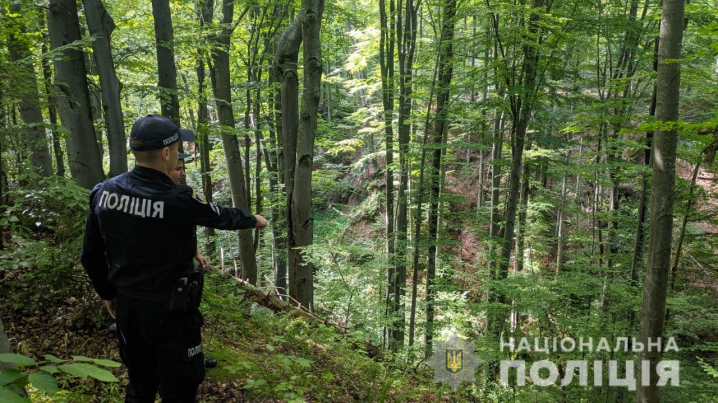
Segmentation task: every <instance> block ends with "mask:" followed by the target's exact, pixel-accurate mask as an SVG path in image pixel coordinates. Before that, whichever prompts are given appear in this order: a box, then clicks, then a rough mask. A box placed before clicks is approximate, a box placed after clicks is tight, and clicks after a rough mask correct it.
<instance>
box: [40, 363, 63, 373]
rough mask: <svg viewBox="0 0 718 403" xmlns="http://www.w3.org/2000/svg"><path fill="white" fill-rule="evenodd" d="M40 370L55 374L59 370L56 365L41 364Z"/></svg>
mask: <svg viewBox="0 0 718 403" xmlns="http://www.w3.org/2000/svg"><path fill="white" fill-rule="evenodd" d="M40 370H41V371H45V372H48V373H50V374H56V373H58V372H60V370H58V369H57V367H56V366H54V365H43V366H41V367H40Z"/></svg>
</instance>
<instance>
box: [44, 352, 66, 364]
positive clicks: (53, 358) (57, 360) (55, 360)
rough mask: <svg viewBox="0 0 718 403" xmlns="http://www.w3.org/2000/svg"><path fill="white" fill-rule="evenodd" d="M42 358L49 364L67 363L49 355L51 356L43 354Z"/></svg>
mask: <svg viewBox="0 0 718 403" xmlns="http://www.w3.org/2000/svg"><path fill="white" fill-rule="evenodd" d="M44 357H45V359H46V360H48V361H50V362H54V363H56V364H62V363H63V362H65V361H67V360H61V359H59V358H57V357H55V356H54V355H51V354H45V355H44Z"/></svg>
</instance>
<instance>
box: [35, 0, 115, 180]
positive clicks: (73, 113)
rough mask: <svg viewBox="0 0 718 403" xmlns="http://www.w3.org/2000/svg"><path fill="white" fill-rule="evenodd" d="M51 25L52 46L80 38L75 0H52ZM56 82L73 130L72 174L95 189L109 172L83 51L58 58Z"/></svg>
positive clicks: (60, 102) (60, 103)
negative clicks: (99, 142)
mask: <svg viewBox="0 0 718 403" xmlns="http://www.w3.org/2000/svg"><path fill="white" fill-rule="evenodd" d="M47 28H48V31H49V33H50V45H51V48H52V49H57V48H59V47H61V46H65V45H68V44H70V43H73V42H75V41H78V40H80V23H79V21H78V18H77V4H76V3H75V1H74V0H50V3H49V7H48V10H47ZM55 85H56V86H57V94H59V96H58V106H59V109H60V119H61V120H62V125H63V126H64V127H65V128H66V129H67V130H68V131H69V132H70V134H69V136H68V138H67V159H68V165H69V166H70V174H71V175H72V178H73V179H74V180H75V182H77V184H78V185H80V186H82V187H84V188H86V189H92V187H94V186H95V185H96V184H97V183H98V182H99V181H101V180H103V179H104V177H105V175H104V173H103V171H102V161H101V159H100V151H99V150H98V149H97V143H96V139H95V128H94V126H93V124H92V111H91V110H90V95H89V92H88V89H87V76H86V72H85V62H84V59H83V56H82V52H81V51H80V50H77V49H66V50H65V51H64V57H56V58H55Z"/></svg>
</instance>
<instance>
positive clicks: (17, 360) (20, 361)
mask: <svg viewBox="0 0 718 403" xmlns="http://www.w3.org/2000/svg"><path fill="white" fill-rule="evenodd" d="M0 362H10V363H13V364H15V365H19V366H21V367H27V366H28V365H36V364H37V363H36V362H35V360H33V359H32V358H30V357H25V356H24V355H22V354H12V353H6V354H0Z"/></svg>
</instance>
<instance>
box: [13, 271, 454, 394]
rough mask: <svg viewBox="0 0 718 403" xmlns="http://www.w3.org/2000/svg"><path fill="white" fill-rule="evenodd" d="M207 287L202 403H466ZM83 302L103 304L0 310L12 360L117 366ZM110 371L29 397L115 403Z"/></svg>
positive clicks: (214, 278) (222, 286) (106, 336)
mask: <svg viewBox="0 0 718 403" xmlns="http://www.w3.org/2000/svg"><path fill="white" fill-rule="evenodd" d="M206 287H207V288H206V290H205V293H204V298H203V304H202V311H203V313H204V316H205V326H204V329H203V338H204V351H205V354H207V355H210V356H212V357H214V358H215V359H217V360H218V362H219V364H218V366H217V367H216V368H214V369H208V370H207V375H206V379H205V381H204V382H203V383H202V385H201V387H200V390H199V396H198V401H199V402H301V401H308V402H354V401H367V402H379V401H387V402H428V401H431V402H453V401H466V398H461V397H460V396H458V395H456V394H453V393H451V391H450V390H449V389H447V388H446V387H439V386H438V385H436V384H434V383H433V381H432V376H431V373H427V372H426V371H425V370H423V369H421V368H419V369H417V368H414V367H413V366H406V365H404V363H403V360H402V359H400V358H398V357H391V356H388V355H387V356H384V357H381V358H374V359H372V358H369V356H368V354H367V353H366V351H364V348H363V347H362V346H361V344H363V342H361V341H359V342H357V341H356V340H353V339H352V337H351V336H343V335H340V334H338V333H336V332H335V330H334V329H333V328H329V327H326V326H323V325H322V326H317V325H314V324H311V323H308V322H307V321H305V320H301V319H296V318H295V319H292V318H289V317H287V316H286V315H281V314H275V313H273V312H271V311H269V310H268V309H266V308H263V307H261V306H258V305H256V304H254V305H252V304H251V302H249V301H247V300H246V299H245V298H243V294H242V292H241V290H239V289H238V288H236V287H235V286H234V285H233V283H232V282H229V281H226V279H223V278H221V277H220V276H219V275H217V274H211V275H208V281H207V285H206ZM3 291H8V290H3ZM88 304H89V305H90V306H91V309H89V310H90V311H95V312H97V311H101V310H103V309H104V308H103V305H101V303H100V302H99V301H77V300H68V301H67V303H66V304H62V305H61V306H56V307H53V308H52V309H42V310H39V311H33V310H29V309H25V308H20V309H12V308H11V307H10V306H9V304H7V303H0V317H2V318H3V322H4V324H5V329H6V332H7V335H8V337H9V338H10V342H11V345H12V346H13V348H15V349H16V352H18V353H21V354H25V355H28V356H31V357H34V358H36V359H39V358H41V356H42V355H44V354H52V355H54V356H56V357H59V358H61V359H71V358H72V356H86V357H92V358H105V359H111V360H114V361H117V362H119V361H120V357H119V353H118V348H117V340H116V338H115V337H114V336H113V335H111V334H110V333H109V331H108V330H107V325H109V324H110V323H111V319H110V318H109V316H108V315H107V314H106V313H104V317H106V321H105V322H106V323H104V324H102V325H101V326H97V325H94V324H91V323H84V324H83V320H82V319H81V317H82V316H83V315H85V314H86V312H87V311H88V310H87V305H88ZM80 307H84V309H83V308H80ZM83 310H84V312H85V314H83V313H81V312H82V311H83ZM94 316H95V317H97V316H100V315H94ZM100 317H103V316H100ZM113 372H114V374H115V376H116V377H117V378H118V379H119V383H101V382H99V381H94V380H92V379H89V378H88V380H78V379H73V380H69V379H61V380H60V386H61V389H63V391H62V392H60V393H59V394H58V395H55V396H52V397H49V396H46V395H43V394H41V393H40V392H37V391H36V390H35V391H33V389H30V390H31V398H32V400H33V401H34V402H47V401H52V402H117V401H121V400H122V398H123V396H124V386H126V385H127V383H128V381H129V379H128V377H127V371H126V368H125V367H124V366H121V367H119V368H116V369H114V370H113ZM158 401H159V400H158Z"/></svg>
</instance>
